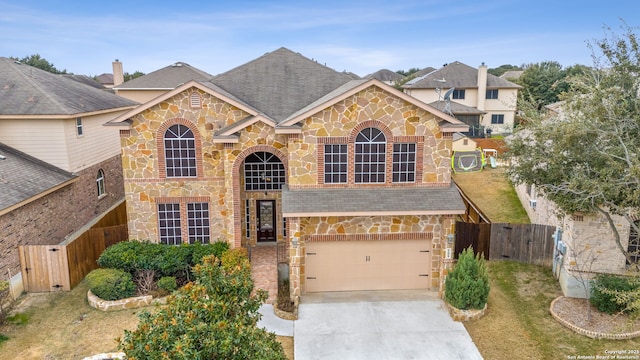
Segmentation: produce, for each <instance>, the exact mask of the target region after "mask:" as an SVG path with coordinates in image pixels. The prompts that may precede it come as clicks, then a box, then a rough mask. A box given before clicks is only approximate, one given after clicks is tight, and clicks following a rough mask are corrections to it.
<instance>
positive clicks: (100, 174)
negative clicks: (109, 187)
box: [96, 169, 105, 197]
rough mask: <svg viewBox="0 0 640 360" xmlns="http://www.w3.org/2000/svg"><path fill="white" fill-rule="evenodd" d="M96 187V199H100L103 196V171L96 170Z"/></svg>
mask: <svg viewBox="0 0 640 360" xmlns="http://www.w3.org/2000/svg"><path fill="white" fill-rule="evenodd" d="M96 185H97V186H98V197H101V196H103V195H104V194H105V188H104V171H102V169H100V170H98V175H97V176H96Z"/></svg>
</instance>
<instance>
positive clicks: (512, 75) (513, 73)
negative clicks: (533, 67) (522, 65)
mask: <svg viewBox="0 0 640 360" xmlns="http://www.w3.org/2000/svg"><path fill="white" fill-rule="evenodd" d="M523 72H524V70H509V71H506V72H505V73H504V74H502V75H500V77H501V78H502V79H507V80H508V79H519V78H520V76H521V75H522V73H523Z"/></svg>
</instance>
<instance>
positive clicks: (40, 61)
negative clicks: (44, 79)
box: [12, 54, 67, 74]
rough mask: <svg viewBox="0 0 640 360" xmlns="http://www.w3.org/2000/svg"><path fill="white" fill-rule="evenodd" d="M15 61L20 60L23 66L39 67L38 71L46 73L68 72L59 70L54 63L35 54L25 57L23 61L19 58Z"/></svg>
mask: <svg viewBox="0 0 640 360" xmlns="http://www.w3.org/2000/svg"><path fill="white" fill-rule="evenodd" d="M12 59H14V60H18V61H20V62H21V63H23V64H27V65H30V66H33V67H37V68H38V69H42V70H44V71H48V72H50V73H54V74H66V73H67V70H66V69H64V70H58V69H56V67H55V66H53V64H52V63H50V62H49V61H47V60H46V59H45V58H43V57H41V56H40V54H33V55H29V56H25V57H23V58H22V59H18V58H17V57H12Z"/></svg>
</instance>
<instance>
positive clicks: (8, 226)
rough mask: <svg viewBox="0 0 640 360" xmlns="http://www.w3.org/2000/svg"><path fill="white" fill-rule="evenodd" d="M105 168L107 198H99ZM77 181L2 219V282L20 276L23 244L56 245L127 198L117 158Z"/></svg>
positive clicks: (101, 163) (98, 166)
mask: <svg viewBox="0 0 640 360" xmlns="http://www.w3.org/2000/svg"><path fill="white" fill-rule="evenodd" d="M99 169H102V170H103V172H104V177H105V195H103V196H101V197H100V198H98V193H97V185H96V176H97V174H98V170H99ZM76 175H78V179H77V181H75V182H74V183H72V184H70V185H68V186H66V187H64V188H62V189H59V190H57V191H55V192H53V193H51V194H48V195H46V196H44V197H42V198H39V199H37V200H35V201H32V202H30V203H28V204H25V205H24V206H22V207H19V208H17V209H15V210H13V211H11V212H9V213H7V214H5V215H2V216H0V271H1V272H0V279H9V278H10V277H14V276H15V275H16V274H19V273H20V259H19V256H18V247H19V246H20V245H56V244H59V243H61V242H63V241H64V240H65V239H66V238H67V237H69V235H71V234H73V233H74V232H76V231H78V230H79V229H80V228H81V227H83V226H84V225H85V224H87V223H88V222H90V221H91V220H92V219H94V218H96V217H97V216H99V215H101V214H103V213H104V212H106V211H107V210H108V209H109V208H111V207H112V206H113V205H115V204H116V203H117V202H119V201H121V200H122V199H123V197H124V189H123V186H122V159H121V157H120V156H114V157H112V158H110V159H108V160H105V161H103V162H100V163H98V164H96V165H93V166H91V167H88V168H86V169H84V170H82V171H80V172H78V173H77V174H76Z"/></svg>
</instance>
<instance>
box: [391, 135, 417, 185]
mask: <svg viewBox="0 0 640 360" xmlns="http://www.w3.org/2000/svg"><path fill="white" fill-rule="evenodd" d="M417 145H418V144H416V143H413V142H407V143H403V142H396V143H393V149H392V156H393V159H392V160H391V166H392V179H391V182H392V183H394V184H398V183H415V182H416V156H417V148H418V146H417ZM396 147H400V149H398V150H396ZM403 147H406V148H407V150H406V151H403ZM411 148H413V150H411ZM396 155H397V157H399V158H400V159H399V160H398V161H396ZM403 155H406V157H407V158H406V159H405V160H404V161H403V160H402V157H403ZM403 165H406V167H407V169H405V170H403V169H402V166H403ZM396 166H397V167H398V168H399V169H398V170H396ZM409 168H411V169H412V170H409ZM396 175H397V176H398V180H396ZM402 175H405V180H402Z"/></svg>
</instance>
